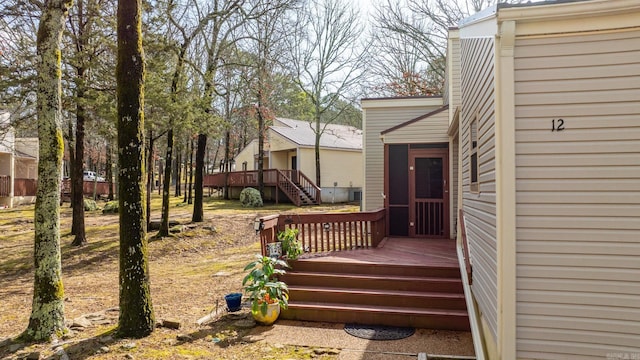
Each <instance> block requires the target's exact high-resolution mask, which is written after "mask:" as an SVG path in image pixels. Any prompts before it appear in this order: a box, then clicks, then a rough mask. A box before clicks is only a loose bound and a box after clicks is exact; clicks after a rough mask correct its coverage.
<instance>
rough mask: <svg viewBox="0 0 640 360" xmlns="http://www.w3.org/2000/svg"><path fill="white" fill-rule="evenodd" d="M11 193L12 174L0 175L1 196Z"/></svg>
mask: <svg viewBox="0 0 640 360" xmlns="http://www.w3.org/2000/svg"><path fill="white" fill-rule="evenodd" d="M9 195H11V176H9V175H0V196H9Z"/></svg>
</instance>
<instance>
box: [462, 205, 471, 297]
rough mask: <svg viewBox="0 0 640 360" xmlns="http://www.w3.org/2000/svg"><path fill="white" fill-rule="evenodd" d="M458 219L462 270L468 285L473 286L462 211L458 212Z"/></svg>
mask: <svg viewBox="0 0 640 360" xmlns="http://www.w3.org/2000/svg"><path fill="white" fill-rule="evenodd" d="M459 217H460V235H461V236H460V238H461V239H462V244H461V245H462V250H463V251H464V252H463V255H464V269H465V271H466V272H467V277H468V280H469V285H472V284H473V276H472V271H471V270H472V269H471V260H470V258H469V242H468V240H467V226H466V224H465V222H464V212H463V211H462V209H460V211H459Z"/></svg>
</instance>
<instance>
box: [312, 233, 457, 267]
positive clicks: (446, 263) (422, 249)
mask: <svg viewBox="0 0 640 360" xmlns="http://www.w3.org/2000/svg"><path fill="white" fill-rule="evenodd" d="M302 258H303V259H304V260H305V261H310V262H314V261H316V262H323V261H324V262H340V263H355V264H368V265H373V266H387V265H391V266H394V265H399V264H401V265H418V266H421V265H428V266H430V267H450V268H455V269H458V257H457V255H456V242H455V240H450V239H421V238H386V239H385V240H383V241H382V243H380V245H378V247H376V248H368V249H357V250H353V251H340V252H332V253H324V254H309V255H307V256H303V257H302Z"/></svg>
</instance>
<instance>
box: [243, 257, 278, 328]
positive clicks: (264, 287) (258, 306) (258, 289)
mask: <svg viewBox="0 0 640 360" xmlns="http://www.w3.org/2000/svg"><path fill="white" fill-rule="evenodd" d="M286 267H288V265H287V263H286V262H285V261H284V260H281V259H276V258H272V257H269V256H262V255H260V254H258V255H256V260H255V261H253V262H251V263H250V264H248V265H247V266H246V267H245V268H244V270H245V271H249V273H248V274H247V275H246V276H245V277H244V279H243V280H242V286H244V290H245V292H247V293H248V294H249V300H250V301H251V314H252V315H253V318H254V319H256V321H257V322H259V323H262V324H264V325H271V324H273V323H274V322H275V321H276V319H278V316H280V309H281V308H282V309H286V308H287V306H288V305H289V303H288V300H289V289H288V288H287V284H285V283H284V282H282V281H280V280H279V279H278V276H279V275H284V274H285V270H284V268H286Z"/></svg>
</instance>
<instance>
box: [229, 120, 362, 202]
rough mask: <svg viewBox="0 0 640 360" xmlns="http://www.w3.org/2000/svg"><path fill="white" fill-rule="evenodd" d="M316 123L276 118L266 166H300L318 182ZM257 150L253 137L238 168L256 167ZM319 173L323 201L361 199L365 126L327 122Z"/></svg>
mask: <svg viewBox="0 0 640 360" xmlns="http://www.w3.org/2000/svg"><path fill="white" fill-rule="evenodd" d="M313 125H314V124H313V123H310V122H308V121H300V120H292V119H284V118H276V119H275V120H274V121H273V125H272V126H270V127H269V128H268V130H267V141H266V142H265V143H267V145H266V146H265V147H266V148H267V149H268V151H265V159H264V168H265V169H279V170H298V171H301V172H302V173H303V174H305V175H306V176H307V177H308V178H309V179H311V180H312V181H313V182H315V180H316V165H315V164H316V163H315V133H314V131H313V129H312V127H311V126H313ZM322 126H324V124H322ZM257 154H258V141H257V140H254V141H252V142H251V143H249V145H248V146H247V147H245V149H243V150H242V151H241V152H240V153H239V154H238V156H236V157H235V159H234V160H235V169H236V171H242V170H255V169H257ZM245 164H246V165H245ZM320 175H321V182H322V183H321V185H322V186H320V187H321V188H322V191H321V198H322V202H325V203H332V202H347V201H354V200H356V201H357V200H360V196H361V189H362V179H363V174H362V130H360V129H357V128H355V127H352V126H346V125H334V124H329V125H327V127H326V129H325V132H324V133H323V134H322V136H321V138H320Z"/></svg>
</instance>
